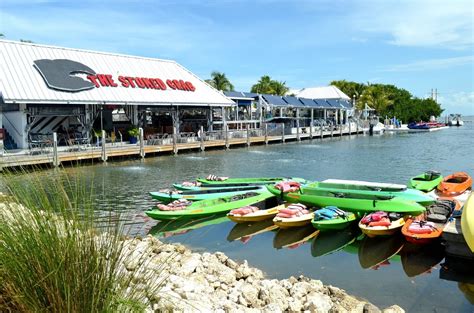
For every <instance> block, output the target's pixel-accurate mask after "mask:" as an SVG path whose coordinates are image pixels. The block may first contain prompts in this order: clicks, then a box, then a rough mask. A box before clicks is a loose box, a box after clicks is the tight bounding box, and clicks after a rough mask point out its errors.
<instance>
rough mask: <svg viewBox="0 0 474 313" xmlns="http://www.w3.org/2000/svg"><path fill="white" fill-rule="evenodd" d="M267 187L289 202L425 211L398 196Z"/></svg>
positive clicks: (356, 209) (367, 209) (358, 210)
mask: <svg viewBox="0 0 474 313" xmlns="http://www.w3.org/2000/svg"><path fill="white" fill-rule="evenodd" d="M267 189H268V190H269V191H270V192H271V193H273V194H274V195H277V196H280V197H283V199H284V200H286V201H288V202H292V203H295V202H302V203H305V204H307V205H311V206H318V207H326V206H337V207H338V208H340V209H343V210H347V211H351V212H355V213H367V212H374V211H385V212H399V213H411V214H414V215H415V214H416V215H418V214H421V213H422V212H424V211H425V208H424V207H423V206H422V205H420V204H418V203H416V202H413V201H407V200H404V199H400V198H398V197H381V196H376V195H372V194H368V195H365V194H352V193H350V192H337V193H336V192H331V191H326V190H317V189H311V188H309V189H307V188H305V186H302V187H301V189H300V191H296V192H288V193H283V194H282V193H281V191H280V190H278V189H277V188H275V187H274V186H273V185H267Z"/></svg>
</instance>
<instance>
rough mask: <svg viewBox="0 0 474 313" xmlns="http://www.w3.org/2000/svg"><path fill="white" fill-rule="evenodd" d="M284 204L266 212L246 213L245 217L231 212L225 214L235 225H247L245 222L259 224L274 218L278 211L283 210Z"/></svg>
mask: <svg viewBox="0 0 474 313" xmlns="http://www.w3.org/2000/svg"><path fill="white" fill-rule="evenodd" d="M286 206H287V205H286V204H280V205H277V206H275V207H273V208H270V209H266V210H258V211H255V212H252V213H248V214H245V215H240V214H236V213H233V212H232V211H231V212H229V213H227V217H228V218H229V219H230V220H231V221H233V222H236V223H247V222H260V221H264V220H267V219H271V218H274V217H275V215H277V213H278V210H279V209H283V208H285V207H286Z"/></svg>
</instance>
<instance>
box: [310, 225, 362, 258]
mask: <svg viewBox="0 0 474 313" xmlns="http://www.w3.org/2000/svg"><path fill="white" fill-rule="evenodd" d="M360 234H361V232H360V230H359V228H358V227H348V228H346V229H344V230H341V231H336V232H332V231H326V232H321V233H320V234H319V235H318V237H317V238H315V239H314V240H313V242H312V244H311V255H312V256H313V257H320V256H324V255H328V254H331V253H334V252H336V251H339V250H341V249H344V247H346V246H348V245H350V244H352V243H353V242H354V241H355V240H356V239H357V237H358V236H360Z"/></svg>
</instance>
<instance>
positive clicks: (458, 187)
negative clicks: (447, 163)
mask: <svg viewBox="0 0 474 313" xmlns="http://www.w3.org/2000/svg"><path fill="white" fill-rule="evenodd" d="M471 186H472V178H471V176H469V175H468V174H467V173H465V172H457V173H454V174H451V175H449V176H446V177H445V178H444V179H443V181H442V182H441V183H439V185H438V192H439V193H440V194H442V195H444V196H456V195H460V194H462V193H463V192H465V191H466V190H467V189H469V188H471Z"/></svg>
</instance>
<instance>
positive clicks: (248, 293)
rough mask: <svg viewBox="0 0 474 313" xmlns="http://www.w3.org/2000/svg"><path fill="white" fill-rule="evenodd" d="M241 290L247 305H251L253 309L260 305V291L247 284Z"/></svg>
mask: <svg viewBox="0 0 474 313" xmlns="http://www.w3.org/2000/svg"><path fill="white" fill-rule="evenodd" d="M240 290H241V294H242V297H243V298H244V299H245V300H246V303H248V304H250V305H251V306H252V307H256V306H257V305H258V289H257V288H256V287H255V286H252V285H250V284H248V283H245V284H244V285H243V286H242V287H241V288H240ZM242 304H243V303H242ZM246 305H247V304H246Z"/></svg>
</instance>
